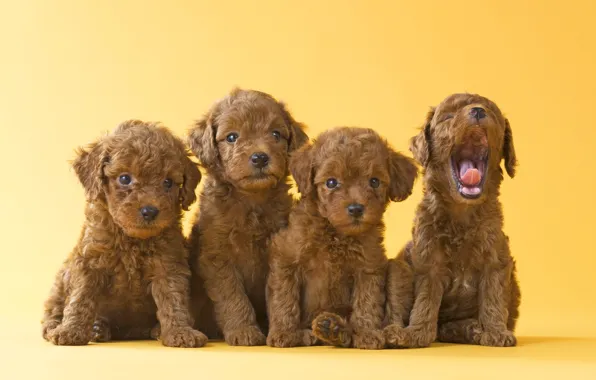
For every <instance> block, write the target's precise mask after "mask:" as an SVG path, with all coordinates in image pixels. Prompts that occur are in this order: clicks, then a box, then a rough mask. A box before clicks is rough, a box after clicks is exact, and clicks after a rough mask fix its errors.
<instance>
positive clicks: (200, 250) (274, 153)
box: [189, 89, 308, 346]
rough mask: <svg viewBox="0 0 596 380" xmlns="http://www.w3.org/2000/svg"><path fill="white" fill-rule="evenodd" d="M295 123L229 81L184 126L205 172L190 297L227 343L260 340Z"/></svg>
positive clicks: (284, 210) (299, 139)
mask: <svg viewBox="0 0 596 380" xmlns="http://www.w3.org/2000/svg"><path fill="white" fill-rule="evenodd" d="M303 128H304V127H303V126H302V124H300V123H298V122H296V121H295V120H294V119H293V118H292V116H291V115H290V113H289V112H288V111H287V110H286V108H285V106H284V104H283V103H280V102H278V101H276V100H275V99H274V98H273V97H271V96H270V95H268V94H265V93H262V92H259V91H252V90H241V89H235V90H233V91H232V92H231V93H230V94H229V95H228V96H227V97H225V98H224V99H223V100H220V101H218V102H217V103H216V104H215V105H214V106H213V107H212V109H211V110H210V111H209V113H208V114H207V115H206V116H205V117H204V118H203V119H202V120H200V121H199V122H198V123H197V124H196V125H195V126H194V128H193V129H192V130H191V131H190V134H189V144H190V146H191V149H192V150H193V152H194V153H195V154H196V155H197V157H198V158H199V161H200V163H201V165H202V166H203V167H204V168H205V170H206V172H207V176H206V180H205V181H204V188H203V190H202V192H201V195H200V199H201V201H200V206H199V212H198V216H197V220H196V223H195V225H194V227H193V229H192V233H191V236H190V247H191V256H192V258H191V261H192V266H193V273H194V276H193V303H195V306H194V307H195V310H198V311H196V312H197V313H198V314H202V315H203V316H205V315H207V314H208V310H210V309H211V308H213V309H214V313H215V319H216V321H217V325H218V327H219V330H220V331H221V333H222V334H223V337H224V339H225V341H226V342H227V343H228V344H230V345H235V346H255V345H263V344H265V335H264V332H266V331H267V327H268V322H267V313H266V306H265V285H266V278H267V273H268V241H269V239H270V236H271V235H272V234H273V233H274V232H276V231H278V230H279V229H280V228H282V227H284V226H286V225H287V219H288V214H289V212H290V209H291V207H292V204H293V200H292V196H291V195H290V194H289V193H288V190H289V188H290V186H289V185H288V176H289V171H288V155H289V154H290V152H292V151H294V150H295V149H297V148H298V147H300V146H301V145H302V144H304V143H305V142H306V141H307V140H308V137H307V135H306V134H305V133H304V131H303ZM203 289H204V290H203ZM203 291H206V293H207V295H208V297H209V300H211V301H212V304H211V303H210V302H209V301H207V304H205V302H204V301H203V300H202V298H203ZM197 304H198V305H199V306H197Z"/></svg>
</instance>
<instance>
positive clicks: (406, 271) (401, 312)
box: [386, 257, 414, 327]
mask: <svg viewBox="0 0 596 380" xmlns="http://www.w3.org/2000/svg"><path fill="white" fill-rule="evenodd" d="M386 288H387V321H388V324H389V325H397V326H398V327H404V326H406V325H407V324H408V320H409V319H410V311H411V310H412V305H413V304H414V273H413V272H412V268H410V266H409V265H408V263H406V262H405V260H402V259H400V258H399V257H398V258H396V259H393V260H389V265H388V268H387V287H386Z"/></svg>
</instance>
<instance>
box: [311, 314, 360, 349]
mask: <svg viewBox="0 0 596 380" xmlns="http://www.w3.org/2000/svg"><path fill="white" fill-rule="evenodd" d="M312 331H313V333H314V335H315V336H316V337H317V338H319V339H320V340H322V341H323V342H325V343H327V344H330V345H333V346H337V347H350V344H351V343H352V331H351V329H350V328H349V325H348V322H347V321H346V320H345V319H344V318H342V317H341V316H339V315H337V314H333V313H327V312H325V313H321V314H319V315H318V316H317V317H316V318H315V319H314V320H313V321H312Z"/></svg>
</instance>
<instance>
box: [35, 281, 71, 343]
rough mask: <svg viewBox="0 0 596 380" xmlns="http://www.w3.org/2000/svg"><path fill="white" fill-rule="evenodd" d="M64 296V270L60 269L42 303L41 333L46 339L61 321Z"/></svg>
mask: <svg viewBox="0 0 596 380" xmlns="http://www.w3.org/2000/svg"><path fill="white" fill-rule="evenodd" d="M65 298H66V295H65V291H64V271H63V270H60V271H59V272H58V274H57V275H56V278H55V280H54V285H53V286H52V290H51V291H50V296H49V297H48V299H47V301H46V302H45V305H44V315H43V319H42V329H41V330H42V332H41V334H42V336H43V338H44V339H45V340H48V334H49V333H50V331H52V330H54V329H55V328H56V327H58V325H60V323H61V322H62V317H63V312H64V300H65Z"/></svg>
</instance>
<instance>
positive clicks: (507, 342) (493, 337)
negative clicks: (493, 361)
mask: <svg viewBox="0 0 596 380" xmlns="http://www.w3.org/2000/svg"><path fill="white" fill-rule="evenodd" d="M478 344H480V345H481V346H490V347H513V346H516V345H517V339H516V338H515V336H514V335H513V333H512V332H511V331H508V330H504V331H483V332H482V333H480V336H479V341H478Z"/></svg>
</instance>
